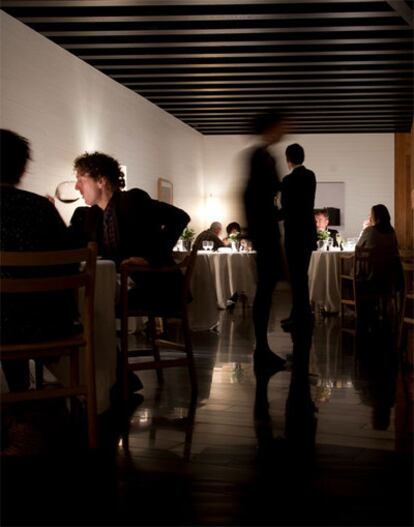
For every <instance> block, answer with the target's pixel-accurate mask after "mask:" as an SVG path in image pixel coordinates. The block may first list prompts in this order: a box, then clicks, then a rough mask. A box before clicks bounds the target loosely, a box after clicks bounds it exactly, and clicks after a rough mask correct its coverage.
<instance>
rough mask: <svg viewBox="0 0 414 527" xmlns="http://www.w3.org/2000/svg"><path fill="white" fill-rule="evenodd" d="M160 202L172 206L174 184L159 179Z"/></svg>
mask: <svg viewBox="0 0 414 527" xmlns="http://www.w3.org/2000/svg"><path fill="white" fill-rule="evenodd" d="M158 200H159V201H163V202H164V203H169V204H170V205H172V202H173V184H172V183H171V181H168V179H163V178H161V177H160V178H158Z"/></svg>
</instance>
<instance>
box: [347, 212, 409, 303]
mask: <svg viewBox="0 0 414 527" xmlns="http://www.w3.org/2000/svg"><path fill="white" fill-rule="evenodd" d="M356 247H357V248H362V249H371V251H372V253H371V254H372V261H371V266H370V268H369V269H364V271H363V275H362V271H361V274H359V272H358V269H357V279H358V282H359V283H360V284H361V283H363V282H365V287H368V289H367V291H371V292H374V293H375V292H384V293H386V292H389V291H390V290H392V289H394V288H395V289H396V290H397V291H400V290H402V284H403V273H402V265H401V261H400V257H399V251H398V241H397V237H396V235H395V231H394V228H393V227H392V225H391V217H390V213H389V212H388V209H387V207H386V206H385V205H382V204H379V205H374V206H373V207H372V209H371V214H370V219H369V225H367V226H366V227H365V229H364V231H363V232H362V234H361V237H360V239H359V240H358V243H357V245H356Z"/></svg>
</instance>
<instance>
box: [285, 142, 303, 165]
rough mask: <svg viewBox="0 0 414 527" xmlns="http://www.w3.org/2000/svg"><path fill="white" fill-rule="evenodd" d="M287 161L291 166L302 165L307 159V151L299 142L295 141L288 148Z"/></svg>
mask: <svg viewBox="0 0 414 527" xmlns="http://www.w3.org/2000/svg"><path fill="white" fill-rule="evenodd" d="M285 154H286V161H287V164H288V167H289V168H293V167H295V166H298V165H302V163H303V162H304V160H305V151H304V150H303V148H302V147H301V146H300V145H298V144H297V143H293V144H292V145H289V146H288V147H287V148H286V152H285Z"/></svg>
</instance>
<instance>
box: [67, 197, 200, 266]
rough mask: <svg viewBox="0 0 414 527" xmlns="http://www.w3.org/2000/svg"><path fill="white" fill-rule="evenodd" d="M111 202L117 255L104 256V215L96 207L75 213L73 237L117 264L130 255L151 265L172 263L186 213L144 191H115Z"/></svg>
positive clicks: (78, 209) (71, 226)
mask: <svg viewBox="0 0 414 527" xmlns="http://www.w3.org/2000/svg"><path fill="white" fill-rule="evenodd" d="M111 202H112V204H111V205H113V207H114V211H115V216H116V223H117V225H116V228H117V234H118V247H117V251H116V254H107V253H106V249H105V246H104V238H103V218H104V213H103V211H102V209H100V208H99V207H98V206H96V205H95V206H93V207H79V208H77V209H76V210H75V212H74V214H73V216H72V219H71V222H70V231H71V234H72V236H73V237H75V238H76V239H77V240H79V242H81V243H82V244H83V245H85V244H87V242H88V241H95V242H97V244H98V251H99V254H100V255H101V256H104V257H107V258H108V257H109V258H111V259H114V260H115V261H116V262H117V264H119V263H120V262H121V261H122V260H124V259H125V258H129V257H131V256H141V257H143V258H145V259H146V260H147V261H148V262H149V263H150V264H151V265H154V266H157V265H168V264H172V263H173V262H174V260H173V257H172V249H173V247H174V245H175V244H176V243H177V240H178V238H179V236H180V234H181V233H182V231H183V229H184V227H185V226H186V225H187V224H188V222H189V221H190V217H189V215H188V214H187V213H186V212H184V211H183V210H181V209H179V208H177V207H174V206H173V205H169V204H167V203H163V202H161V201H157V200H153V199H151V197H150V196H149V195H148V194H147V193H146V192H145V191H143V190H140V189H136V188H135V189H131V190H129V191H126V192H115V193H114V194H113V196H112V198H111Z"/></svg>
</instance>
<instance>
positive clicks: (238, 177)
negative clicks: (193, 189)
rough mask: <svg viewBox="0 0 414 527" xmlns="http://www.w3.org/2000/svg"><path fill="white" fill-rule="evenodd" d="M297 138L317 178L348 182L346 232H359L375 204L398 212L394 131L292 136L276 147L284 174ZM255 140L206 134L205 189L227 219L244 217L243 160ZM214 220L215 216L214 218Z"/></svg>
mask: <svg viewBox="0 0 414 527" xmlns="http://www.w3.org/2000/svg"><path fill="white" fill-rule="evenodd" d="M294 142H297V143H299V144H301V145H302V146H303V147H304V149H305V155H306V158H305V166H307V167H308V168H310V169H311V170H313V171H314V172H315V174H316V176H317V180H318V181H343V182H344V184H345V214H344V217H345V224H344V226H343V233H344V234H345V236H356V235H357V234H358V233H359V232H360V230H361V224H362V221H363V220H364V219H365V218H366V217H367V216H368V213H369V210H370V208H371V206H372V205H375V204H377V203H384V204H385V205H386V206H387V207H388V209H389V211H390V213H391V217H392V218H393V217H394V136H393V134H329V135H328V134H320V135H313V134H309V135H291V136H287V137H285V138H284V139H283V141H282V142H281V143H279V144H278V145H277V146H276V147H275V148H274V153H275V155H276V157H277V160H278V167H279V172H280V174H281V176H283V175H286V174H287V173H288V168H287V166H286V162H285V157H284V151H285V149H286V146H287V145H288V144H290V143H294ZM254 143H255V139H254V138H253V137H249V136H206V137H205V138H204V174H205V178H206V194H207V196H208V195H209V194H211V195H212V198H211V199H214V196H217V199H218V200H219V202H220V204H221V211H222V213H221V216H220V217H219V216H218V215H216V217H215V218H214V219H216V220H218V221H220V220H221V221H222V222H223V223H224V224H226V223H228V222H230V221H237V220H241V221H243V215H242V208H241V206H240V199H239V198H238V193H239V191H238V189H239V187H243V184H244V178H245V169H246V166H245V165H243V163H242V162H241V161H240V159H241V158H242V157H243V156H244V155H245V154H246V152H248V150H247V149H248V148H250V147H251V146H252V145H253V144H254ZM209 219H210V218H209Z"/></svg>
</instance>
